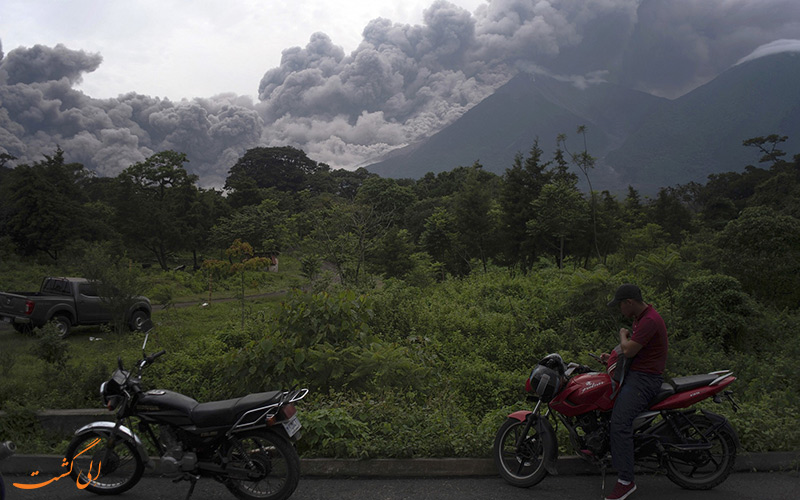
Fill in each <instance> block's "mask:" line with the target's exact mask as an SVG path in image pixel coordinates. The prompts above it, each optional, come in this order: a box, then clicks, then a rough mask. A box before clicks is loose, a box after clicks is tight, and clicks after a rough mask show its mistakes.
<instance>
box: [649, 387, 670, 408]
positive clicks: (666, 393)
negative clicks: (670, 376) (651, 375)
mask: <svg viewBox="0 0 800 500" xmlns="http://www.w3.org/2000/svg"><path fill="white" fill-rule="evenodd" d="M673 394H675V388H674V387H673V386H672V384H670V383H669V382H664V383H663V384H661V390H660V391H658V394H656V396H655V397H654V398H653V399H651V400H650V404H649V405H648V406H653V405H656V404H658V403H660V402H662V401H664V400H665V399H667V398H668V397H670V396H672V395H673Z"/></svg>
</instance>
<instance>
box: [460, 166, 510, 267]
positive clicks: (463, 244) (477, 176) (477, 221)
mask: <svg viewBox="0 0 800 500" xmlns="http://www.w3.org/2000/svg"><path fill="white" fill-rule="evenodd" d="M499 181H500V179H499V178H498V177H497V175H495V174H493V173H490V172H486V171H484V170H483V167H482V166H481V165H480V164H479V163H475V164H474V165H473V166H472V168H471V169H470V171H469V172H468V174H467V177H466V179H465V180H464V183H463V185H462V187H461V190H460V191H459V192H458V193H456V194H455V195H453V197H452V201H451V206H452V212H453V215H454V216H455V223H456V231H457V234H458V239H459V241H460V244H459V245H458V247H459V248H460V249H463V251H464V252H465V253H464V256H463V258H464V261H465V262H466V263H467V264H469V263H470V262H471V260H472V259H478V260H480V262H481V264H482V265H483V269H484V271H486V268H487V265H488V263H489V259H491V258H493V257H494V256H495V255H496V254H497V251H498V249H499V238H498V236H497V234H498V233H497V231H498V227H499V219H500V210H499V206H498V205H497V202H496V199H497V191H498V190H499Z"/></svg>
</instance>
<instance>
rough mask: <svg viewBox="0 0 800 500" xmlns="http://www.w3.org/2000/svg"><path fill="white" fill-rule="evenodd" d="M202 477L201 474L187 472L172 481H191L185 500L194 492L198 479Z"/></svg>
mask: <svg viewBox="0 0 800 500" xmlns="http://www.w3.org/2000/svg"><path fill="white" fill-rule="evenodd" d="M198 479H200V476H195V475H194V474H186V475H185V476H183V477H179V478H178V479H175V480H174V481H172V482H173V483H177V482H178V481H189V482H190V483H192V484H191V486H189V491H188V492H187V493H186V498H185V499H184V500H189V498H190V497H191V496H192V494H193V493H194V487H195V486H197V480H198Z"/></svg>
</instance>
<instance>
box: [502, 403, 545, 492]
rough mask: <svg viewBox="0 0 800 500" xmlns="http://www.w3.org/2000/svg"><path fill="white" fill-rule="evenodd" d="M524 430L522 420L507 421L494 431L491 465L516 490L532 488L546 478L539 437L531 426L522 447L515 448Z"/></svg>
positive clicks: (510, 419)
mask: <svg viewBox="0 0 800 500" xmlns="http://www.w3.org/2000/svg"><path fill="white" fill-rule="evenodd" d="M524 431H525V422H524V421H523V422H520V421H519V420H517V419H515V418H507V419H506V421H505V422H504V423H503V425H501V426H500V429H498V431H497V435H496V436H495V439H494V448H493V455H494V463H495V465H496V466H497V470H498V471H499V472H500V475H501V476H502V477H503V479H505V480H506V482H508V483H509V484H512V485H514V486H517V487H519V488H528V487H530V486H533V485H535V484H537V483H538V482H539V481H541V480H542V479H544V478H545V476H546V475H547V469H545V466H544V465H545V464H544V462H545V459H544V445H543V443H542V437H541V436H540V435H539V434H538V433H537V432H536V426H534V425H532V426H531V427H530V429H528V432H527V435H526V436H524V437H523V439H522V444H521V445H520V446H517V442H519V440H520V437H521V435H522V433H523V432H524Z"/></svg>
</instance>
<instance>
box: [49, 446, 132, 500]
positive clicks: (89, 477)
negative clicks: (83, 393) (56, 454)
mask: <svg viewBox="0 0 800 500" xmlns="http://www.w3.org/2000/svg"><path fill="white" fill-rule="evenodd" d="M93 443H94V444H93ZM87 448H88V449H87ZM84 450H85V451H84ZM76 455H78V456H77V457H76ZM65 459H66V462H67V463H71V464H72V472H70V476H72V478H73V479H74V480H75V481H76V483H77V484H78V485H84V484H85V485H86V490H87V491H90V492H92V493H97V494H100V495H116V494H118V493H122V492H123V491H126V490H128V489H130V488H132V487H133V485H135V484H136V483H137V482H139V479H141V477H142V474H143V473H144V463H143V462H142V459H141V457H140V456H139V453H138V452H137V450H136V447H135V446H134V445H133V444H132V443H130V442H128V441H125V440H122V439H120V438H117V439H115V440H114V445H113V447H110V446H109V436H108V434H100V433H90V434H84V435H82V436H78V437H76V438H75V439H73V440H72V442H71V443H70V444H69V447H68V448H67V453H66V455H65Z"/></svg>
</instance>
